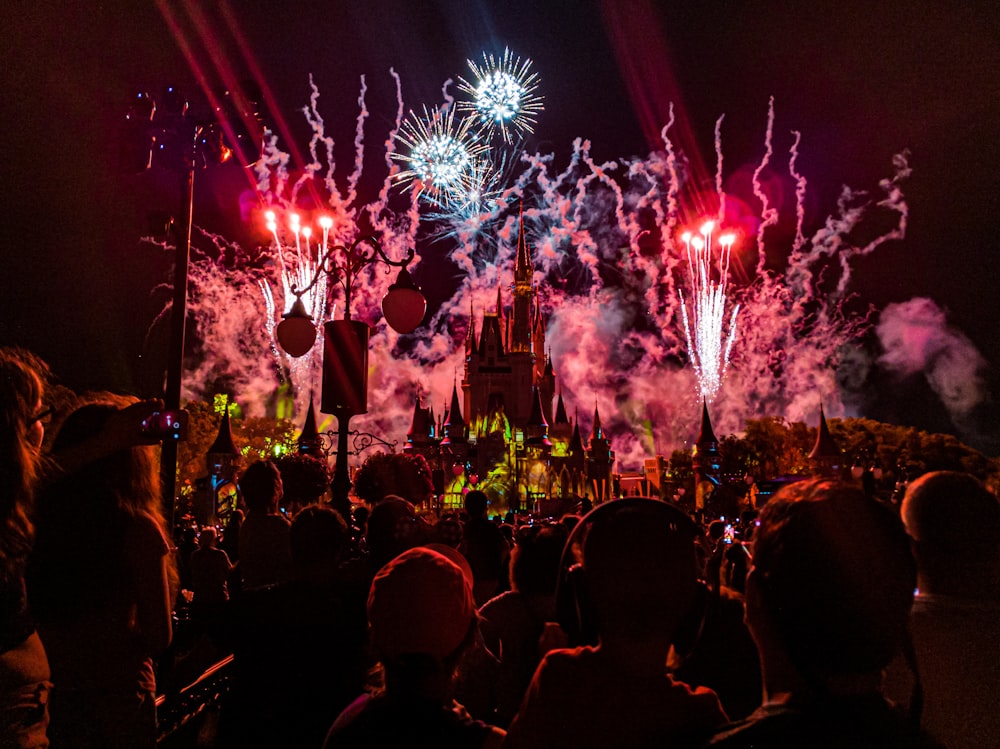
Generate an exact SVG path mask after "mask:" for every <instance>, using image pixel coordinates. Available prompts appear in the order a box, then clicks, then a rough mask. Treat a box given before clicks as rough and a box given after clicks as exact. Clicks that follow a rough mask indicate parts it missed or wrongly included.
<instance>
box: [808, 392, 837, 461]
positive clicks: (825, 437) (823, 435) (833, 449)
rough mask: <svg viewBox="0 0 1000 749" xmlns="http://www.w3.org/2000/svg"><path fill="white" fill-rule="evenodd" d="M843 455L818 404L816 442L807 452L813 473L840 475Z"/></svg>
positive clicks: (821, 406) (821, 407)
mask: <svg viewBox="0 0 1000 749" xmlns="http://www.w3.org/2000/svg"><path fill="white" fill-rule="evenodd" d="M843 458H844V455H843V453H842V452H841V450H840V446H839V445H838V444H837V441H836V440H835V439H834V438H833V435H832V434H830V427H828V426H827V423H826V415H825V414H824V413H823V404H822V403H820V404H819V426H818V427H817V429H816V443H815V444H814V445H813V449H812V451H811V452H810V453H809V465H810V467H811V468H812V472H813V475H815V476H824V477H829V478H835V477H837V476H839V475H840V470H841V467H842V464H843Z"/></svg>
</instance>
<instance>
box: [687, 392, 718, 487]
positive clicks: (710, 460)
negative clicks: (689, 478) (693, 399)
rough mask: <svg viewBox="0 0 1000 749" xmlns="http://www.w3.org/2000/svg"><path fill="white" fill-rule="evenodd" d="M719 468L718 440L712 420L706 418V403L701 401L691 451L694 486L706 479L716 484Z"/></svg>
mask: <svg viewBox="0 0 1000 749" xmlns="http://www.w3.org/2000/svg"><path fill="white" fill-rule="evenodd" d="M720 466H721V463H720V456H719V440H718V438H717V437H716V436H715V430H714V429H712V420H711V419H710V418H709V416H708V401H705V400H703V401H702V403H701V426H700V428H699V429H698V438H697V439H696V440H695V441H694V449H693V450H692V451H691V468H692V469H693V470H694V475H695V484H696V485H697V484H698V483H700V482H701V481H704V480H706V479H707V480H709V481H711V482H712V483H714V484H718V483H719V468H720Z"/></svg>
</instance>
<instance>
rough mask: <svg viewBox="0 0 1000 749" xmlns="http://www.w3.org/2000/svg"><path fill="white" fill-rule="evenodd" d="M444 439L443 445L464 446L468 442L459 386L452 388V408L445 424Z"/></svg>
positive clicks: (454, 385)
mask: <svg viewBox="0 0 1000 749" xmlns="http://www.w3.org/2000/svg"><path fill="white" fill-rule="evenodd" d="M443 431H444V439H443V440H441V445H442V446H444V445H464V444H465V443H466V442H467V441H468V440H467V438H466V433H465V419H463V418H462V409H461V407H460V404H459V401H458V385H457V384H453V385H452V388H451V406H450V407H449V408H448V418H447V419H445V422H444V427H443Z"/></svg>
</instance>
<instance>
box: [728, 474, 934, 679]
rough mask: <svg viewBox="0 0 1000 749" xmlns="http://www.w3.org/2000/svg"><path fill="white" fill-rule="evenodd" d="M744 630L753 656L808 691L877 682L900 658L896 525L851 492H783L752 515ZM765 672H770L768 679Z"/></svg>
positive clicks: (903, 561) (904, 566) (907, 575)
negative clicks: (863, 679)
mask: <svg viewBox="0 0 1000 749" xmlns="http://www.w3.org/2000/svg"><path fill="white" fill-rule="evenodd" d="M752 556H753V561H752V568H751V571H750V574H749V575H748V577H747V582H746V586H747V592H746V601H747V603H746V606H747V623H748V625H749V627H750V630H751V632H752V633H753V635H754V639H755V640H756V642H757V645H758V649H759V650H760V653H761V661H762V663H763V665H764V669H765V673H766V672H767V671H768V669H769V660H770V661H771V662H772V663H777V662H778V660H779V659H780V660H782V661H786V660H787V662H789V663H790V664H791V666H792V667H793V668H794V670H795V672H796V673H797V674H798V676H799V677H800V678H802V679H804V680H805V681H806V682H807V683H809V684H812V685H818V684H830V683H833V682H835V681H838V680H842V679H843V678H847V677H858V676H866V675H871V674H877V673H878V672H879V671H880V670H881V669H882V668H884V667H885V666H886V665H887V664H888V663H889V661H890V660H892V658H893V657H894V656H895V654H896V653H897V651H898V650H899V649H900V648H901V646H902V644H903V642H904V638H905V633H906V626H907V620H908V618H909V613H910V608H911V606H912V603H913V588H914V585H915V584H916V570H915V565H914V562H913V558H912V556H911V554H910V550H909V542H908V539H907V537H906V533H905V532H904V530H903V526H902V523H900V521H899V518H898V517H896V515H895V513H894V512H893V511H892V510H890V509H889V508H887V507H886V506H884V505H882V504H880V503H878V502H873V501H872V500H871V499H869V498H868V497H866V496H865V495H864V493H863V492H862V491H861V490H860V489H859V488H857V487H854V486H850V485H846V484H840V483H837V482H834V481H829V480H814V481H803V482H798V483H795V484H792V485H790V486H787V487H785V488H784V489H782V490H781V491H779V492H778V493H777V494H775V495H774V497H773V498H772V499H771V500H770V501H769V502H768V503H767V505H765V507H764V508H763V510H761V513H760V527H759V528H758V529H757V532H756V534H755V537H754V544H753V553H752ZM772 670H773V669H772Z"/></svg>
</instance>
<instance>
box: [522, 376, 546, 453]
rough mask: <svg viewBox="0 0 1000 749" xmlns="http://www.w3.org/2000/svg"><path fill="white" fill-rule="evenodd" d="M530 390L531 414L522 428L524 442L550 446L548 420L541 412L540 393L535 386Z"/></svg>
mask: <svg viewBox="0 0 1000 749" xmlns="http://www.w3.org/2000/svg"><path fill="white" fill-rule="evenodd" d="M531 390H532V392H531V400H532V405H531V416H529V417H528V423H527V425H526V426H525V429H524V437H525V443H530V444H537V445H544V446H545V447H551V446H552V443H551V442H549V422H548V421H547V420H546V418H545V414H544V413H542V396H541V393H539V391H538V388H537V387H536V388H532V389H531Z"/></svg>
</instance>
